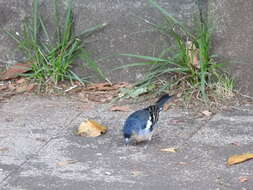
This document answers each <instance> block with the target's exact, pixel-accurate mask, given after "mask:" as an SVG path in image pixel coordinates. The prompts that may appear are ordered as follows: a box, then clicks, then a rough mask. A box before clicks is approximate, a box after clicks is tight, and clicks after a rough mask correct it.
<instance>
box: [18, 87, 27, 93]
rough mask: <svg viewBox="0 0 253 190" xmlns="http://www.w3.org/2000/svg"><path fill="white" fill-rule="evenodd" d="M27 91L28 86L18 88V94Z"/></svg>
mask: <svg viewBox="0 0 253 190" xmlns="http://www.w3.org/2000/svg"><path fill="white" fill-rule="evenodd" d="M25 91H26V86H19V87H17V88H16V92H17V93H23V92H25Z"/></svg>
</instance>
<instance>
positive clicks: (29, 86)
mask: <svg viewBox="0 0 253 190" xmlns="http://www.w3.org/2000/svg"><path fill="white" fill-rule="evenodd" d="M35 86H36V85H35V84H29V85H28V86H27V87H26V91H27V92H31V91H32V90H33V89H34V87H35Z"/></svg>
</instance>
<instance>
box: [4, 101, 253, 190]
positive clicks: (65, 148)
mask: <svg viewBox="0 0 253 190" xmlns="http://www.w3.org/2000/svg"><path fill="white" fill-rule="evenodd" d="M142 107H143V105H130V108H131V109H132V111H133V110H135V109H137V108H142ZM109 108H110V105H107V104H95V103H90V102H88V103H80V102H78V101H77V100H74V99H70V98H67V97H38V96H15V97H13V98H12V99H10V100H7V101H6V102H4V103H0V181H1V183H0V189H2V190H9V189H11V190H35V189H36V190H40V189H46V190H52V189H60V190H69V189H73V190H79V189H83V190H84V189H85V190H86V189H87V190H106V189H108V190H121V189H122V190H129V189H136V190H139V189H145V190H154V189H156V190H163V189H164V190H167V189H170V190H174V189H180V190H189V189H190V190H191V189H192V190H203V189H204V190H209V189H211V190H218V189H219V190H231V189H235V190H252V189H253V160H249V161H247V162H244V163H241V164H238V165H233V166H230V167H228V166H227V165H226V160H227V158H228V157H229V156H231V155H234V154H240V153H247V152H253V105H245V106H241V107H236V108H234V109H232V110H230V111H227V112H224V113H219V114H216V115H214V116H213V117H212V118H211V119H210V120H205V118H198V119H194V118H192V117H191V116H190V114H188V113H187V112H186V111H182V110H175V109H174V110H169V111H165V112H162V113H161V115H160V121H159V128H158V130H157V131H156V134H155V136H154V138H153V139H152V141H151V142H148V143H142V144H139V145H138V146H128V147H125V146H124V145H123V141H122V137H121V133H120V130H121V126H122V124H123V122H124V120H125V119H126V117H127V116H128V115H129V114H130V112H129V113H128V112H112V111H109ZM87 118H89V119H95V120H96V121H98V122H100V123H102V124H103V125H105V126H108V127H109V131H108V132H107V133H106V134H105V135H102V136H100V137H97V138H87V137H78V136H75V135H74V134H73V131H74V129H75V128H76V127H78V126H79V124H80V123H81V122H82V121H84V120H85V119H87ZM169 147H176V148H177V149H178V151H177V152H176V153H173V152H162V151H161V150H160V149H162V148H169ZM68 160H74V161H77V162H75V163H72V164H64V162H65V161H68ZM59 163H62V164H60V165H59ZM240 178H241V179H243V178H246V179H247V181H245V182H243V181H244V180H241V181H240Z"/></svg>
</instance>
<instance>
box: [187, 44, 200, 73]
mask: <svg viewBox="0 0 253 190" xmlns="http://www.w3.org/2000/svg"><path fill="white" fill-rule="evenodd" d="M186 48H187V53H188V56H189V57H190V63H191V65H192V66H193V67H195V68H196V69H200V64H199V58H198V57H199V49H198V48H196V46H195V44H194V43H193V42H192V41H187V42H186Z"/></svg>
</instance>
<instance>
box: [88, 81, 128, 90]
mask: <svg viewBox="0 0 253 190" xmlns="http://www.w3.org/2000/svg"><path fill="white" fill-rule="evenodd" d="M129 86H130V85H129V84H128V83H126V82H121V83H115V84H110V83H107V82H106V83H95V84H91V85H88V87H87V88H86V90H98V91H111V90H118V89H119V88H123V87H129Z"/></svg>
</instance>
